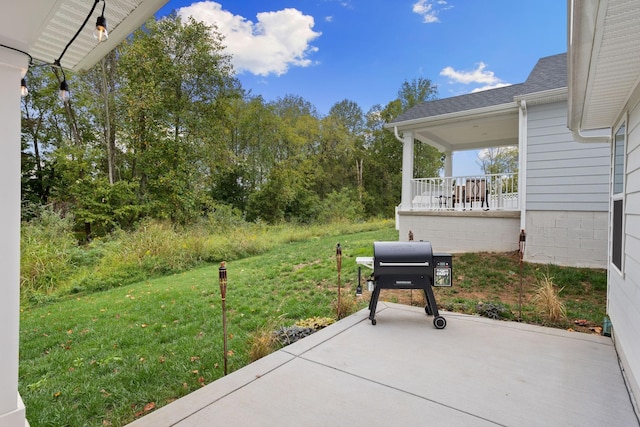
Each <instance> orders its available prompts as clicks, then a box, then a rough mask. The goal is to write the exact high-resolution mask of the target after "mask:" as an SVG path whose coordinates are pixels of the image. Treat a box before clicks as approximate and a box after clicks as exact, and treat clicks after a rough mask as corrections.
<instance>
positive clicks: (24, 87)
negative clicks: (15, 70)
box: [20, 79, 29, 97]
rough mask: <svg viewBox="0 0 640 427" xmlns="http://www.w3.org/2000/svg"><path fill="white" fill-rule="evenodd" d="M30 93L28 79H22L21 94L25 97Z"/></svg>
mask: <svg viewBox="0 0 640 427" xmlns="http://www.w3.org/2000/svg"><path fill="white" fill-rule="evenodd" d="M27 95H29V88H28V87H27V81H26V80H25V79H22V80H21V81H20V96H22V97H25V96H27Z"/></svg>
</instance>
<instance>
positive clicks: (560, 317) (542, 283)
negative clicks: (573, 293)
mask: <svg viewBox="0 0 640 427" xmlns="http://www.w3.org/2000/svg"><path fill="white" fill-rule="evenodd" d="M561 291H562V289H560V290H557V288H556V286H555V285H554V283H553V278H552V277H550V276H548V275H544V276H542V278H541V279H539V280H538V287H537V290H536V292H535V295H534V296H533V298H532V302H533V303H534V304H535V305H536V307H537V308H538V310H539V311H540V314H541V315H542V317H543V319H544V320H545V323H550V324H557V323H560V322H563V321H566V320H567V310H566V307H565V305H564V304H563V303H562V301H560V297H559V295H558V294H559V293H560V292H561Z"/></svg>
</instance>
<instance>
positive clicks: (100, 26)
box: [0, 0, 109, 101]
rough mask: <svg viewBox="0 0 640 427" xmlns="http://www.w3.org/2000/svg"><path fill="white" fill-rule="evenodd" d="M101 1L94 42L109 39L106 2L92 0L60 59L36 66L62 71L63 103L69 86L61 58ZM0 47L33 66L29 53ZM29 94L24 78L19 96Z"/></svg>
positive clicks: (1, 45)
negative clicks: (52, 67)
mask: <svg viewBox="0 0 640 427" xmlns="http://www.w3.org/2000/svg"><path fill="white" fill-rule="evenodd" d="M100 1H102V13H101V14H100V16H99V17H98V19H97V20H96V28H95V30H94V31H93V36H94V37H95V38H96V40H98V43H101V42H104V41H106V40H107V39H108V38H109V32H108V31H107V18H105V17H104V10H105V8H106V6H107V2H106V0H94V2H93V6H92V7H91V10H90V11H89V13H88V14H87V17H86V18H85V19H84V22H83V23H82V25H80V28H79V29H78V31H76V33H75V34H74V36H73V37H72V38H71V40H69V43H67V45H66V46H65V47H64V49H63V50H62V53H61V54H60V57H58V59H56V60H55V61H54V62H53V64H51V63H46V62H42V63H41V64H38V65H52V66H54V67H58V68H60V70H62V82H60V92H59V96H60V99H62V100H63V101H67V100H68V99H69V85H68V83H67V78H66V76H65V74H64V69H63V68H62V65H61V64H60V61H61V60H62V57H63V56H64V54H65V53H67V49H69V46H71V44H73V42H74V41H75V40H76V38H78V35H80V33H81V32H82V29H83V28H84V27H85V26H86V25H87V21H89V18H91V15H93V12H94V11H95V10H96V6H97V5H98V3H99V2H100ZM0 47H3V48H6V49H10V50H13V51H15V52H19V53H22V54H24V55H26V56H28V57H29V66H33V65H34V64H33V58H32V57H31V55H29V53H27V52H25V51H23V50H20V49H16V48H14V47H11V46H7V45H4V44H1V43H0ZM28 94H29V89H28V88H27V82H26V80H25V79H24V78H22V80H21V81H20V95H21V96H27V95H28Z"/></svg>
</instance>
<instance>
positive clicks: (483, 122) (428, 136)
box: [385, 101, 519, 152]
mask: <svg viewBox="0 0 640 427" xmlns="http://www.w3.org/2000/svg"><path fill="white" fill-rule="evenodd" d="M518 108H519V106H518V103H517V102H516V101H513V102H510V103H507V104H500V105H492V106H489V107H483V108H477V109H473V110H466V111H458V112H454V113H448V114H442V115H438V116H433V117H425V118H420V119H413V120H406V121H403V122H396V123H389V124H387V125H385V127H386V128H388V129H393V128H396V129H397V130H398V132H406V131H411V132H412V133H413V136H414V138H416V139H417V140H419V141H420V142H423V143H425V144H429V145H431V146H433V147H435V148H437V149H438V150H440V151H444V152H447V151H448V152H453V151H463V150H473V149H481V148H486V147H499V146H510V145H518Z"/></svg>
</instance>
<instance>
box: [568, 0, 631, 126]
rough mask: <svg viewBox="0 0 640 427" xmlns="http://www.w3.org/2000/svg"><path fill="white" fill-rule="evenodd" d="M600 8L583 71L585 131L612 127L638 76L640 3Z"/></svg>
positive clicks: (620, 0)
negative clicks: (589, 52) (584, 71)
mask: <svg viewBox="0 0 640 427" xmlns="http://www.w3.org/2000/svg"><path fill="white" fill-rule="evenodd" d="M600 6H601V7H600V8H599V11H598V17H597V19H596V21H595V25H596V27H595V29H594V33H593V34H594V38H593V44H592V50H591V60H590V62H589V64H590V65H589V66H588V70H587V71H586V72H587V73H588V74H587V85H586V91H585V97H584V104H583V106H582V117H581V126H580V128H581V129H584V130H586V129H598V128H606V127H611V126H613V125H614V124H615V123H614V122H615V121H616V120H617V118H618V116H619V114H620V113H621V107H622V106H624V104H625V103H626V101H627V99H628V98H629V96H630V95H631V93H632V91H633V89H634V87H635V86H636V85H637V84H638V77H639V76H640V54H639V52H640V28H639V27H640V1H638V0H609V1H604V2H602V3H601V5H600ZM577 42H580V41H577ZM572 77H573V78H575V76H572Z"/></svg>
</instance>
